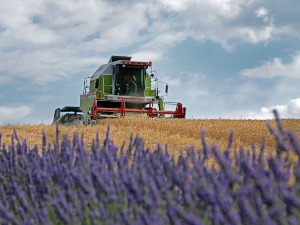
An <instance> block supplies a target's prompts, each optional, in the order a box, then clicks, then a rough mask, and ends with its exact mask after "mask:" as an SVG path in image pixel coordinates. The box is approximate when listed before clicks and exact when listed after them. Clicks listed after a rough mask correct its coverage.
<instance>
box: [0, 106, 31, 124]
mask: <svg viewBox="0 0 300 225" xmlns="http://www.w3.org/2000/svg"><path fill="white" fill-rule="evenodd" d="M32 112H33V109H32V108H31V107H29V106H15V107H12V106H0V123H1V124H4V123H6V122H11V121H18V120H20V119H22V118H24V117H26V116H28V115H30V114H31V113H32Z"/></svg>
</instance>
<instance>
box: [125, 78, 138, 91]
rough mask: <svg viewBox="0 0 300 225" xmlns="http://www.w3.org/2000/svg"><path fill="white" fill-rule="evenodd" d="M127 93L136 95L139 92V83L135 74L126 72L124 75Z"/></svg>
mask: <svg viewBox="0 0 300 225" xmlns="http://www.w3.org/2000/svg"><path fill="white" fill-rule="evenodd" d="M124 85H125V88H124V90H125V95H135V94H136V93H137V84H136V79H135V76H134V75H131V74H126V75H125V76H124Z"/></svg>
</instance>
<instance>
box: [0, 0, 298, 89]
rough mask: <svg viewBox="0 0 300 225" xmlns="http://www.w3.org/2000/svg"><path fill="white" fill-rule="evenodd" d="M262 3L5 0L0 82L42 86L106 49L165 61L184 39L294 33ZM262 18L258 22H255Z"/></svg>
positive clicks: (86, 65) (252, 39) (224, 41)
mask: <svg viewBox="0 0 300 225" xmlns="http://www.w3.org/2000/svg"><path fill="white" fill-rule="evenodd" d="M2 1H3V0H2ZM261 4H264V2H261V1H258V0H247V1H246V0H215V1H211V0H157V1H156V2H155V4H153V1H150V0H143V1H137V2H136V1H132V2H131V3H130V4H122V3H120V4H116V3H115V1H103V0H102V1H101V0H99V1H92V0H88V1H72V0H60V1H59V0H54V1H51V2H49V1H46V0H41V1H38V2H37V1H34V0H28V1H26V3H25V2H22V1H21V2H20V1H18V0H11V1H3V2H2V3H1V8H0V28H1V29H0V49H1V50H3V51H2V52H1V62H0V73H1V77H2V78H0V83H8V79H7V78H3V77H11V78H12V79H14V78H16V77H22V78H25V79H28V80H30V81H33V82H34V83H35V84H39V85H43V84H46V83H48V82H50V81H55V80H58V79H62V78H65V77H66V76H71V75H73V74H74V73H76V72H79V71H82V70H83V69H92V70H93V69H94V68H95V67H96V66H98V65H99V62H101V60H102V59H104V60H105V61H106V58H107V54H111V52H123V51H125V52H126V51H128V49H130V50H129V51H130V52H134V53H133V54H132V55H133V56H134V57H136V58H143V57H144V55H149V56H151V57H152V60H154V61H155V60H161V59H162V58H163V56H164V53H165V52H166V51H167V50H168V49H169V48H171V47H174V46H176V44H178V43H180V42H182V41H184V40H186V39H187V38H193V39H195V40H198V41H200V42H204V41H206V40H210V41H213V42H216V43H220V44H221V45H222V46H223V47H224V48H226V49H227V50H232V49H233V47H234V44H232V40H235V39H240V40H241V41H244V42H249V43H259V42H267V41H269V40H271V39H272V38H273V37H274V35H276V34H280V35H283V34H286V33H289V34H292V33H293V31H294V30H293V27H292V26H281V27H276V26H275V25H274V24H273V15H271V12H270V10H269V9H268V7H267V6H263V7H262V6H261ZM112 15H113V16H112ZM257 19H259V20H260V22H258V23H257V24H255V23H252V22H253V21H255V20H257ZM261 20H262V21H261ZM249 21H250V22H249ZM251 21H252V22H251Z"/></svg>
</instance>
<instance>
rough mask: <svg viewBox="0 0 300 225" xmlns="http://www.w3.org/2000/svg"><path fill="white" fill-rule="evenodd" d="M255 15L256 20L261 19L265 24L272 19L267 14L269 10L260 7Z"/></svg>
mask: <svg viewBox="0 0 300 225" xmlns="http://www.w3.org/2000/svg"><path fill="white" fill-rule="evenodd" d="M255 14H256V16H257V17H258V18H262V19H263V21H264V22H265V23H268V22H270V21H271V20H272V19H271V17H270V14H269V10H268V9H266V8H264V7H261V8H259V9H257V10H256V11H255Z"/></svg>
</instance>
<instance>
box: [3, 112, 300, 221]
mask: <svg viewBox="0 0 300 225" xmlns="http://www.w3.org/2000/svg"><path fill="white" fill-rule="evenodd" d="M275 116H276V121H277V126H276V127H271V126H269V129H270V132H271V133H272V135H273V136H274V138H275V139H276V144H277V147H276V148H275V149H274V154H273V156H268V158H266V157H264V150H265V148H266V146H265V144H264V143H262V145H261V146H259V147H258V148H255V147H254V146H253V149H243V148H242V147H241V149H235V148H233V147H232V143H233V138H234V135H233V133H232V135H230V136H229V140H228V147H227V149H219V148H218V147H217V145H212V146H210V145H208V144H207V143H206V141H205V131H203V132H202V143H203V146H202V148H201V149H199V150H197V149H193V148H189V149H188V150H187V151H185V152H182V153H181V154H180V155H179V157H177V158H175V157H174V156H171V155H170V153H169V152H168V150H167V149H166V148H165V147H163V146H161V145H158V146H157V148H156V150H150V149H146V148H145V147H144V143H143V139H142V138H140V137H135V138H132V139H131V142H130V144H129V146H123V147H122V148H121V149H119V148H118V147H117V146H116V145H114V143H113V140H111V139H110V138H109V128H108V131H107V135H106V137H105V138H104V140H103V141H100V139H99V135H95V140H94V142H93V144H92V146H91V147H89V148H88V147H85V144H84V139H83V137H79V136H78V135H76V134H74V137H73V139H72V140H69V139H68V138H67V136H65V138H64V139H63V140H60V138H58V137H59V134H58V133H59V127H58V128H57V136H56V137H57V138H56V140H55V141H54V142H53V143H52V142H49V141H48V140H47V137H46V135H43V137H41V138H42V139H43V145H42V150H41V151H40V150H39V149H38V147H37V146H36V147H34V148H32V149H29V147H28V146H27V143H26V140H19V138H18V134H17V132H14V133H13V134H12V144H11V145H9V146H6V145H5V144H2V143H1V135H0V144H1V147H0V223H1V224H45V225H46V224H49V225H50V224H130V225H131V224H151V225H153V224H156V225H165V224H195V225H196V224H198V225H202V224H203V225H204V224H206V225H209V224H213V225H219V224H220V225H221V224H230V225H235V224H236V225H240V224H245V225H248V224H249V225H255V224H266V225H275V224H280V225H296V224H299V223H300V163H299V157H300V144H299V143H297V140H298V139H297V138H296V137H295V135H294V134H293V133H292V132H289V131H286V130H285V129H284V128H283V126H282V124H281V121H280V119H279V118H278V115H277V114H276V112H275ZM38 152H42V154H39V153H38ZM232 152H234V155H235V157H230V156H229V155H231V154H232ZM229 153H230V154H229ZM291 155H293V160H292V159H291ZM212 158H214V160H216V162H217V164H218V165H216V166H214V167H207V166H206V164H207V162H208V161H209V160H211V159H212Z"/></svg>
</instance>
